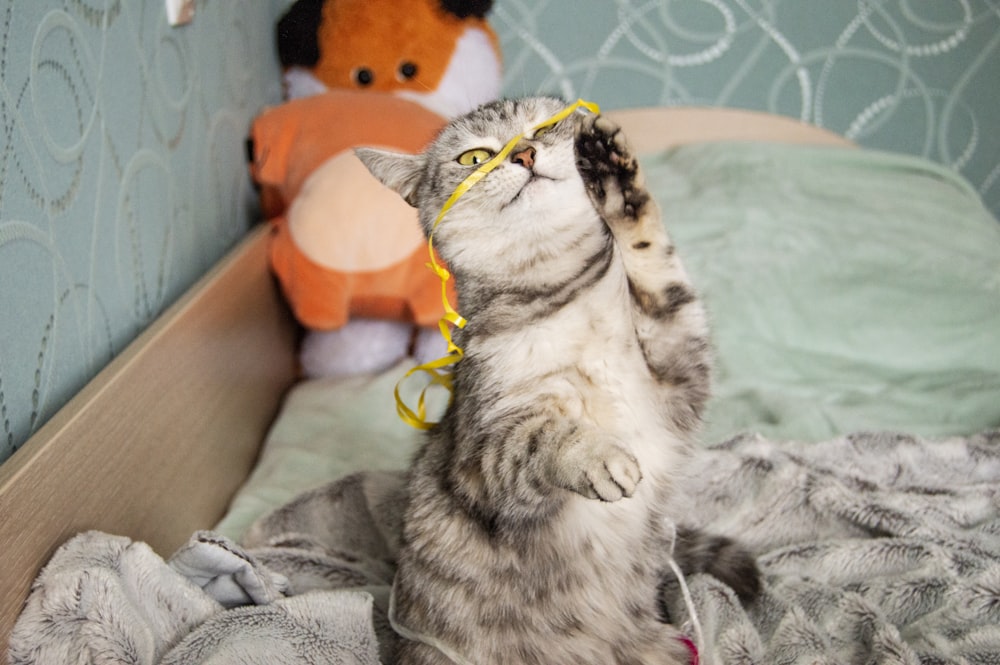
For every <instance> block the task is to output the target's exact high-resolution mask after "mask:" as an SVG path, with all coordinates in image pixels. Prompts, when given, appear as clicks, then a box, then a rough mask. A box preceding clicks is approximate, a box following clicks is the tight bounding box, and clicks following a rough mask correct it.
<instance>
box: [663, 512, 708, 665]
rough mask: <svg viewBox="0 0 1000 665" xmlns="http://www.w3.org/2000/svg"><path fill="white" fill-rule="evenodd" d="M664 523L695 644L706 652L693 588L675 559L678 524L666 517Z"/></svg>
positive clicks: (668, 560)
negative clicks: (691, 588)
mask: <svg viewBox="0 0 1000 665" xmlns="http://www.w3.org/2000/svg"><path fill="white" fill-rule="evenodd" d="M663 523H664V524H666V526H667V533H668V535H669V537H670V550H669V551H668V553H667V557H668V558H667V564H668V565H669V566H670V570H672V571H673V573H674V577H676V578H677V582H678V583H679V584H680V586H681V595H682V596H683V597H684V605H685V607H686V608H687V612H688V617H690V621H691V627H692V628H693V629H694V646H695V648H696V649H697V650H698V653H699V654H704V653H705V636H704V635H703V634H702V632H701V620H699V619H698V612H697V611H695V609H694V598H692V596H691V590H690V589H688V585H687V580H685V579H684V573H683V572H681V567H680V566H678V565H677V561H676V560H675V559H674V547H675V546H676V545H677V525H676V524H674V523H673V521H671V520H669V519H664V520H663Z"/></svg>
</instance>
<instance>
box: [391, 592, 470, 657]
mask: <svg viewBox="0 0 1000 665" xmlns="http://www.w3.org/2000/svg"><path fill="white" fill-rule="evenodd" d="M388 619H389V625H390V626H392V629H393V630H394V631H396V633H397V634H399V635H402V636H403V637H405V638H406V639H408V640H412V641H414V642H420V643H421V644H426V645H427V646H429V647H431V648H432V649H437V650H438V651H440V652H441V653H442V654H444V656H445V657H446V658H448V659H449V660H451V662H453V663H455V664H456V665H475V663H473V662H472V661H471V660H466V658H465V657H464V656H463V655H462V654H460V653H458V652H457V651H455V650H454V649H452V648H451V647H450V646H448V645H447V644H445V643H444V642H442V641H441V640H438V639H436V638H434V637H431V636H430V635H424V634H423V633H417V632H415V631H412V630H410V629H409V628H407V627H406V626H404V625H402V624H401V623H399V622H398V621H396V580H395V579H393V580H392V588H391V589H389V613H388Z"/></svg>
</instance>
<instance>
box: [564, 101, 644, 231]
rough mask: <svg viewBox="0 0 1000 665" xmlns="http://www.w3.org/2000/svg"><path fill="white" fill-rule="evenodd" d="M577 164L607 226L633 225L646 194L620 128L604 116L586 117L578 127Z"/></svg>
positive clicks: (635, 162) (637, 166) (633, 157)
mask: <svg viewBox="0 0 1000 665" xmlns="http://www.w3.org/2000/svg"><path fill="white" fill-rule="evenodd" d="M576 164H577V170H578V171H579V172H580V175H581V177H582V178H583V182H584V185H585V186H586V188H587V193H588V195H589V196H590V199H591V201H592V202H593V203H594V206H595V207H596V208H597V210H598V211H599V212H600V213H601V216H602V217H603V218H604V219H605V220H606V221H607V222H608V223H609V224H614V223H616V222H625V221H633V222H634V221H636V220H637V219H638V217H639V215H640V213H641V211H642V208H643V206H644V205H645V203H646V202H647V201H648V200H649V194H648V193H647V192H646V190H645V188H644V187H643V186H642V183H641V178H640V177H639V164H638V162H637V161H636V158H635V155H634V154H633V153H632V150H631V148H629V145H628V142H627V141H626V139H625V135H624V133H623V132H622V131H621V128H620V127H618V125H616V124H615V123H614V122H612V121H610V120H608V119H607V118H605V117H604V116H599V115H598V116H587V117H585V118H583V120H582V121H581V122H580V124H579V125H578V127H577V134H576Z"/></svg>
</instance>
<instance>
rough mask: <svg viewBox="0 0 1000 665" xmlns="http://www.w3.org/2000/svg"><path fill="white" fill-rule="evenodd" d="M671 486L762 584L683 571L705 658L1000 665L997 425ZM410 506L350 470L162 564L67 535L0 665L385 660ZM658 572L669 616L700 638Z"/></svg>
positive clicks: (763, 451) (785, 446)
mask: <svg viewBox="0 0 1000 665" xmlns="http://www.w3.org/2000/svg"><path fill="white" fill-rule="evenodd" d="M681 489H682V492H683V493H685V494H686V495H688V496H691V497H697V500H696V501H692V502H691V504H692V505H691V507H690V509H689V513H688V515H687V518H688V519H689V520H690V521H691V522H692V523H695V524H699V525H701V526H702V527H703V528H706V529H707V530H710V531H714V532H716V533H719V534H722V535H729V536H733V537H737V538H740V539H741V540H743V541H744V542H745V543H746V544H748V545H749V546H750V548H751V549H752V550H753V551H754V553H755V554H756V556H757V561H758V564H759V566H760V568H761V570H762V572H763V574H764V591H763V594H762V596H761V597H760V598H759V599H758V600H757V601H755V602H754V603H753V604H751V605H749V606H747V607H743V606H742V605H740V603H739V601H738V599H737V598H736V595H735V594H734V593H733V592H732V590H730V589H728V588H727V587H725V586H724V585H723V584H722V583H721V582H719V581H718V580H716V579H714V578H712V577H709V576H706V575H692V576H689V577H688V578H687V580H686V582H687V585H688V587H689V589H690V594H691V597H692V599H693V603H694V604H693V607H694V612H695V614H696V616H697V619H698V624H699V625H700V626H701V635H702V636H701V639H700V641H699V643H698V645H697V646H698V649H699V652H700V657H701V662H703V663H708V664H712V663H719V664H722V663H760V664H762V665H763V664H767V665H770V664H773V663H778V662H780V663H802V664H803V665H805V664H806V663H857V664H858V665H862V664H865V665H867V664H907V665H918V664H919V665H926V664H927V663H984V664H985V663H996V662H1000V430H990V431H986V432H983V433H980V434H977V435H973V436H968V437H949V438H943V439H925V438H921V437H918V436H914V435H909V434H903V433H888V432H883V433H858V434H853V435H849V436H844V437H838V438H835V439H831V440H829V441H825V442H821V443H816V444H812V445H808V446H804V445H801V444H797V443H793V442H781V441H774V440H770V439H768V438H766V437H764V436H761V435H754V436H741V437H736V438H734V439H731V440H729V441H726V442H724V443H722V444H720V445H717V446H713V447H709V448H706V449H704V450H702V451H700V452H699V453H698V456H697V457H696V459H695V461H694V465H693V467H692V470H691V474H690V476H689V477H688V478H687V479H686V480H685V481H684V486H683V487H682V488H681ZM405 501H406V494H405V474H404V473H403V472H402V471H399V472H385V471H373V472H358V473H354V474H351V475H349V476H346V477H344V478H341V479H339V480H336V481H334V482H332V483H329V484H327V485H325V486H323V487H320V488H317V489H315V490H310V491H307V492H305V493H303V494H301V495H299V496H298V497H296V498H294V499H293V500H291V501H290V502H289V503H287V504H286V505H284V506H282V507H280V508H279V509H277V510H275V511H274V512H272V513H270V514H268V515H265V516H264V517H262V518H261V519H259V520H258V521H257V522H255V524H254V525H253V526H252V528H251V529H250V530H249V532H248V534H247V537H246V538H245V539H244V542H243V543H242V544H237V543H235V542H233V541H231V540H229V539H227V538H225V537H224V536H220V535H218V534H215V533H212V532H199V533H196V534H194V535H193V536H192V541H191V542H190V543H188V544H187V545H186V546H185V547H183V548H181V550H179V551H178V553H177V554H176V555H175V556H174V557H173V558H172V559H171V560H170V562H169V563H168V562H164V561H162V560H161V559H159V557H157V556H156V555H155V554H154V553H153V552H152V551H151V550H149V548H148V547H147V546H145V545H143V544H142V543H133V542H131V541H129V540H128V539H127V538H122V537H120V536H111V535H107V534H99V533H94V532H92V533H87V534H82V535H81V536H78V537H77V538H75V539H73V540H71V541H69V542H68V543H67V544H66V545H64V546H63V547H62V548H61V549H60V550H59V551H57V552H56V554H55V555H54V556H53V559H52V561H51V562H50V563H49V564H48V565H47V566H46V567H45V569H43V571H42V573H41V574H40V575H39V577H38V580H37V581H36V582H35V584H34V586H33V588H32V592H31V596H30V597H29V599H28V603H27V605H26V607H25V611H24V613H23V614H22V616H21V618H20V620H19V621H18V624H17V626H16V627H15V631H14V635H13V637H12V639H11V650H10V658H11V663H12V664H14V665H27V664H28V663H42V664H47V663H54V662H76V663H87V662H94V663H97V662H124V663H143V664H146V663H149V664H151V665H152V664H156V663H163V664H169V665H175V664H179V663H213V664H215V663H237V662H240V663H265V662H266V663H279V664H282V665H283V664H286V663H287V664H289V665H291V664H293V663H295V664H297V663H319V662H323V663H377V662H381V663H386V664H391V663H393V662H394V660H395V658H394V654H395V649H396V644H397V641H398V640H399V639H400V638H398V637H397V636H396V635H395V634H394V633H393V631H392V629H391V628H390V627H389V625H388V622H387V620H386V610H387V603H388V596H389V591H390V588H391V584H392V576H393V571H394V562H395V557H396V553H397V551H398V543H399V535H400V528H401V515H402V510H403V506H404V505H405ZM665 579H666V583H665V584H664V586H663V588H662V590H661V593H662V594H663V597H662V600H663V603H664V605H665V607H666V608H667V610H668V612H669V614H670V616H671V618H672V620H673V621H674V623H676V624H677V625H679V626H680V627H681V628H682V630H685V631H686V632H687V633H688V634H689V637H691V638H692V639H697V635H696V631H695V630H694V629H693V625H694V622H693V621H692V616H691V615H690V614H689V609H688V606H687V605H686V604H685V602H684V599H683V593H682V592H681V590H680V585H679V583H677V582H675V581H674V582H672V581H671V579H670V578H669V576H667V577H666V578H665ZM237 588H238V589H241V590H240V591H237V590H236V589H237ZM656 592H657V591H656V590H655V589H650V593H656ZM237 599H242V600H241V602H242V603H244V604H242V605H240V606H237V607H233V608H231V609H227V608H226V607H224V605H223V603H225V604H232V603H233V602H234V601H235V600H237ZM256 603H259V604H256Z"/></svg>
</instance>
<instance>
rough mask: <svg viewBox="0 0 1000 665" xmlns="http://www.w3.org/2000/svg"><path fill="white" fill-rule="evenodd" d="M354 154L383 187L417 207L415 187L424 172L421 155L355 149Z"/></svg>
mask: <svg viewBox="0 0 1000 665" xmlns="http://www.w3.org/2000/svg"><path fill="white" fill-rule="evenodd" d="M354 154H355V155H357V156H358V159H360V160H361V163H362V164H364V165H365V166H366V167H367V168H368V170H369V171H371V173H372V175H373V176H375V177H376V178H378V179H379V180H380V181H381V182H382V184H383V185H385V186H386V187H388V188H389V189H392V190H394V191H395V192H396V193H397V194H399V195H400V196H402V197H403V200H405V201H406V202H407V203H409V204H410V205H411V206H413V207H414V208H417V207H419V206H418V204H417V200H416V196H417V185H419V184H420V176H421V174H423V172H424V156H423V155H407V154H405V153H401V152H392V151H391V150H379V149H377V148H355V149H354Z"/></svg>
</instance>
